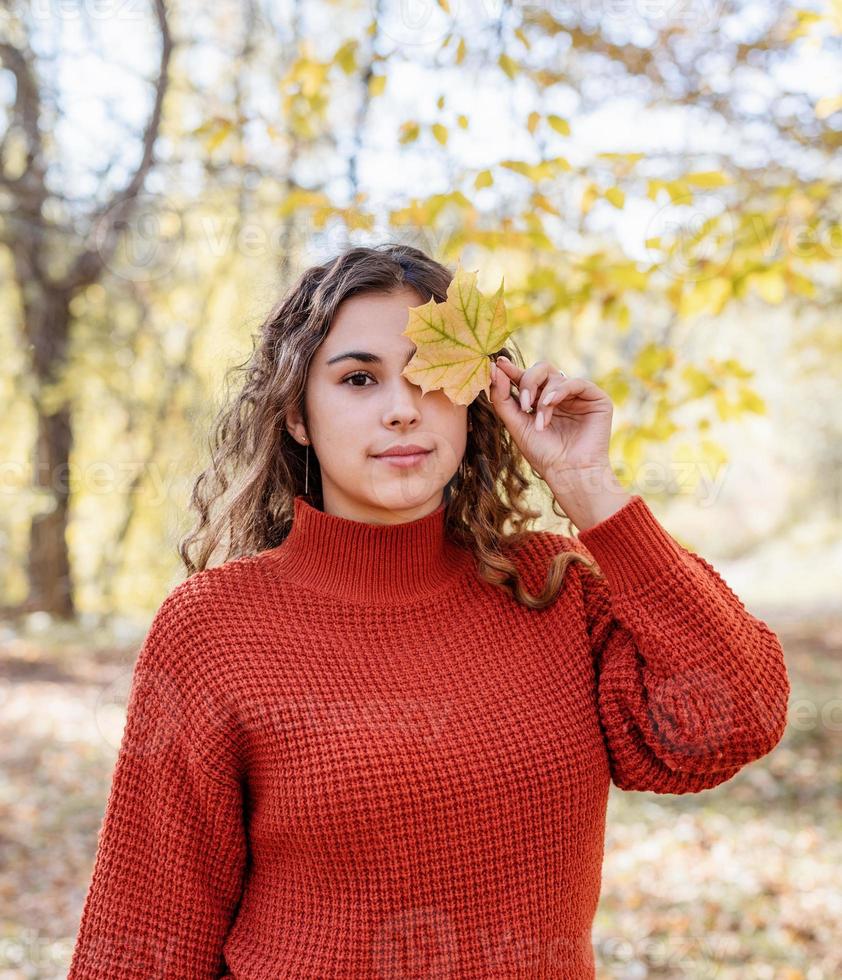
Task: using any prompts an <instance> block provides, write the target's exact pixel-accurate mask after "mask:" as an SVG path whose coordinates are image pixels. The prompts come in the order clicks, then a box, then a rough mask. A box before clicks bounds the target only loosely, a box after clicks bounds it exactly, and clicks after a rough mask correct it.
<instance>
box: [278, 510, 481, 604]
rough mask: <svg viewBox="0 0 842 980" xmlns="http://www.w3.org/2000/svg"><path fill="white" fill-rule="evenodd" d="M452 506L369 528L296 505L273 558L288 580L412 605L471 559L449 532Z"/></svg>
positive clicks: (354, 596)
mask: <svg viewBox="0 0 842 980" xmlns="http://www.w3.org/2000/svg"><path fill="white" fill-rule="evenodd" d="M445 509H446V503H445V502H442V503H441V504H440V505H439V507H437V508H436V510H434V511H431V512H430V513H429V514H426V515H425V516H424V517H419V518H417V519H416V520H413V521H404V522H403V523H400V524H370V523H368V522H367V521H355V520H351V519H350V518H347V517H339V516H337V515H335V514H327V513H325V512H324V511H322V510H319V509H318V508H317V507H313V506H312V504H309V503H308V502H307V501H306V500H305V499H304V497H302V496H297V497H295V500H294V515H293V522H292V528H291V530H290V532H289V534H288V535H287V537H286V538H285V539H284V540H283V541H282V542H281V544H279V545H278V546H277V547H276V548H272V549H271V550H270V551H268V552H267V553H266V557H267V560H268V561H269V562H270V563H271V564H272V566H273V568H275V569H276V570H277V571H278V572H279V573H280V574H281V575H282V576H283V578H284V579H285V580H286V581H288V582H292V583H295V584H298V585H301V586H303V587H304V588H307V589H311V590H313V591H315V592H319V593H322V594H323V595H331V596H335V597H337V598H343V599H350V600H353V601H355V602H386V603H389V602H406V601H408V600H412V599H422V598H424V597H425V596H429V595H432V594H434V593H436V592H439V591H441V590H442V589H444V588H445V587H447V585H448V584H450V583H451V582H452V581H453V580H454V579H455V578H457V577H458V576H459V575H460V574H461V573H462V572H463V571H465V570H466V568H467V564H468V562H469V561H471V556H470V553H469V551H468V550H467V549H465V548H462V547H459V546H458V545H456V544H455V543H454V542H453V541H452V540H451V539H450V538H449V537H448V536H447V534H446V532H445Z"/></svg>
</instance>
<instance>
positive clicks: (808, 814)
mask: <svg viewBox="0 0 842 980" xmlns="http://www.w3.org/2000/svg"><path fill="white" fill-rule="evenodd" d="M766 618H767V621H768V622H769V624H770V625H771V626H772V628H774V629H776V630H777V631H778V633H779V635H780V636H781V638H782V639H783V642H784V647H785V649H786V655H787V664H788V667H789V670H790V676H791V679H792V688H793V690H792V697H791V700H790V724H789V727H788V729H787V732H786V734H785V736H784V739H783V741H782V742H781V743H780V745H778V747H777V748H776V749H775V750H774V751H773V752H772V753H770V754H769V755H768V756H767V757H765V758H764V759H762V760H760V761H759V762H756V763H754V764H753V765H751V766H748V767H747V768H746V769H744V770H743V771H742V772H740V773H739V774H738V775H737V776H736V777H734V778H733V779H732V780H730V781H729V782H728V783H725V784H723V785H722V786H719V787H716V788H715V789H713V790H708V791H706V792H703V793H696V794H689V795H686V796H669V795H665V796H660V795H656V794H653V793H629V792H622V791H620V790H618V789H616V787H613V786H612V789H611V798H610V802H609V810H608V825H607V831H606V848H605V851H606V853H605V864H604V867H603V879H602V880H603V884H602V897H601V900H600V906H599V911H598V914H597V918H596V922H595V924H594V931H593V942H594V948H595V952H596V957H597V974H598V976H599V977H600V978H606V980H607V978H611V980H637V978H646V977H676V978H684V977H687V978H693V980H696V978H712V977H716V978H719V980H732V978H733V980H736V978H740V980H767V978H768V980H797V978H804V980H831V978H836V977H840V976H842V947H840V944H839V942H838V938H839V933H838V926H839V922H840V921H842V888H841V887H840V878H839V869H840V868H842V689H840V662H842V657H840V654H841V653H842V618H839V617H833V616H829V615H818V614H814V615H811V616H809V617H805V616H803V615H801V616H799V615H789V616H784V615H783V614H781V618H780V619H779V620H776V619H774V618H772V617H771V616H768V617H766ZM0 638H2V648H1V649H0V706H2V712H0V717H1V718H2V721H0V725H1V726H2V739H0V752H2V784H0V847H1V848H2V864H0V900H2V901H0V904H2V908H3V910H4V911H3V913H2V915H3V918H2V920H0V929H2V942H0V980H18V978H20V980H23V978H27V980H28V978H56V977H64V976H66V972H67V965H68V963H69V959H70V954H71V952H72V948H73V942H74V938H75V933H76V930H77V928H78V925H79V916H80V914H81V909H82V904H83V902H84V898H85V894H86V891H87V887H88V884H89V880H90V874H91V870H92V866H93V857H94V849H95V845H96V835H97V832H98V830H99V827H100V822H101V819H102V814H103V809H104V806H105V801H106V798H107V794H108V789H109V786H110V780H111V775H112V770H113V766H114V761H115V758H116V753H117V749H118V747H119V742H120V735H121V732H122V725H123V723H124V720H125V714H124V707H125V702H126V698H127V695H128V687H129V683H130V681H131V672H132V667H133V663H134V658H135V657H136V655H137V650H138V643H139V640H141V639H142V636H139V635H137V634H134V635H130V634H129V633H127V634H125V635H124V636H123V637H122V638H121V637H120V636H119V635H118V636H117V637H116V638H115V634H114V632H113V630H112V631H110V632H109V633H108V634H105V633H100V632H98V631H97V630H94V629H92V628H89V629H85V628H83V627H80V626H78V625H77V626H64V627H59V626H56V625H54V624H49V623H47V622H45V621H41V622H40V623H39V621H38V620H37V619H36V620H35V621H34V623H32V622H30V624H28V626H27V628H26V629H25V630H23V629H21V628H19V627H15V626H12V625H11V624H0ZM834 938H835V939H836V941H834ZM115 980H116V978H115Z"/></svg>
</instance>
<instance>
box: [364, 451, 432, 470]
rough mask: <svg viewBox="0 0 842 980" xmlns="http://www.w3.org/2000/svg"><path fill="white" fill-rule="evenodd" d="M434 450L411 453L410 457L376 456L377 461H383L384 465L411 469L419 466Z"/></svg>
mask: <svg viewBox="0 0 842 980" xmlns="http://www.w3.org/2000/svg"><path fill="white" fill-rule="evenodd" d="M431 452H432V450H428V451H427V452H426V453H410V454H409V455H408V456H375V457H374V458H375V459H379V460H382V461H383V462H384V463H391V464H392V466H400V467H409V466H417V465H418V463H420V462H421V460H422V459H424V458H425V457H426V456H429V455H430V453H431Z"/></svg>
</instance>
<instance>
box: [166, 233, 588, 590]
mask: <svg viewBox="0 0 842 980" xmlns="http://www.w3.org/2000/svg"><path fill="white" fill-rule="evenodd" d="M453 275H454V274H453V273H452V272H451V271H450V270H449V269H448V268H447V267H446V266H444V265H442V264H441V263H439V262H437V261H435V260H434V259H432V258H430V257H429V256H428V255H426V254H425V253H424V252H423V251H421V250H420V249H418V248H415V247H413V246H411V245H408V244H401V243H397V242H388V243H385V244H381V245H379V246H374V247H363V246H357V247H353V248H349V249H346V250H345V251H343V252H341V253H340V254H339V255H337V256H336V257H335V258H333V259H331V260H330V261H328V262H325V263H324V264H322V265H316V266H312V267H310V268H308V269H307V270H306V271H304V272H303V273H302V274H301V275H300V276H299V278H298V280H297V281H296V282H295V283H294V284H293V286H292V287H291V289H289V291H288V292H287V293H286V294H285V295H284V296H283V297H282V298H281V299H280V300H279V302H278V303H277V304H276V305H275V306H274V308H273V309H272V310H271V311H270V312H269V314H268V316H267V317H266V319H265V320H264V322H263V323H262V325H261V326H260V328H259V331H258V333H257V334H255V335H253V336H252V345H253V349H252V353H251V355H250V356H249V358H248V359H247V360H246V361H245V362H244V363H243V364H239V365H235V366H234V367H232V368H230V369H229V372H228V374H227V376H226V381H227V382H230V377H231V374H232V373H233V374H237V373H244V374H245V380H244V383H243V384H242V386H241V387H240V389H239V392H238V394H237V395H236V397H235V398H234V399H233V401H231V402H230V403H229V404H228V405H227V406H226V407H224V408H223V409H222V410H221V411H220V413H219V414H218V416H217V418H216V420H215V421H214V423H213V427H212V431H211V437H210V448H211V463H210V465H209V466H208V467H207V468H206V469H205V470H204V472H202V473H201V474H200V475H199V477H198V478H197V479H196V481H195V483H194V485H193V490H192V494H191V498H190V506H191V507H192V508H193V509H195V510H196V511H197V512H198V515H199V519H198V523H197V524H196V525H195V526H194V527H193V529H192V530H191V531H190V532H189V533H188V534H187V535H186V536H185V537H184V538H183V539H182V540H181V542H180V543H179V546H178V552H179V555H180V556H181V558H182V560H183V562H184V564H185V566H186V568H187V573H188V576H190V575H193V574H194V573H195V572H198V571H201V570H203V569H204V568H206V567H208V563H209V560H210V558H211V556H212V555H213V553H214V552H215V551H216V550H217V548H219V547H220V545H221V543H222V541H223V538H225V536H226V534H227V539H228V540H227V545H226V546H225V547H224V548H223V552H224V553H223V558H222V560H223V561H228V560H230V559H232V558H235V557H239V556H243V555H248V554H253V553H256V552H259V551H263V550H265V549H268V548H274V547H276V546H277V545H279V544H280V543H281V542H282V541H283V540H284V538H285V537H286V536H287V534H288V533H289V532H290V530H291V527H292V521H293V515H294V498H295V497H296V496H299V495H300V496H305V493H304V475H305V474H304V467H305V456H304V454H305V452H306V449H305V448H304V447H302V446H300V445H299V444H298V443H297V442H296V441H295V440H294V439H293V438H292V436H291V435H290V433H289V431H288V430H287V427H286V424H285V421H286V418H287V416H288V414H289V413H290V411H291V410H292V409H293V408H294V407H298V408H299V410H300V411H301V414H302V417H303V419H304V422H305V425H307V423H308V420H307V416H306V409H305V407H304V405H305V400H304V392H305V386H306V382H307V374H308V367H309V364H310V361H311V359H312V357H313V355H314V353H315V351H316V349H317V348H318V347H319V346H320V345H321V343H322V342H323V341H324V339H325V337H326V335H327V332H328V330H329V328H330V325H331V322H332V321H333V318H334V316H335V314H336V312H337V310H338V308H339V305H340V304H341V303H342V302H343V300H345V299H348V298H349V297H351V296H354V295H358V294H361V293H366V292H369V293H370V292H392V291H394V290H396V289H401V288H406V287H407V286H408V287H410V288H412V289H414V290H415V291H416V292H417V293H418V295H419V297H420V302H421V303H424V302H427V301H428V300H429V298H430V297H431V296H432V297H434V298H435V300H436V301H437V302H444V301H445V300H446V299H447V288H448V286H449V285H450V282H451V280H452V278H453ZM512 348H513V349H512ZM512 348H509V347H501V348H500V350H499V351H496V352H494V355H493V356H494V357H496V356H498V355H500V354H505V355H506V356H507V357H509V358H510V359H511V360H512V361H514V362H515V363H518V364H519V365H520V366H521V367H523V366H524V362H523V357H522V354H521V352H520V350H518V348H517V346H516V345H515V344H512ZM468 412H469V415H468V417H469V419H470V420H471V421H472V423H473V425H472V427H471V428H470V431H469V433H468V441H467V445H466V449H465V454H464V456H463V457H462V460H461V462H460V464H459V469H458V470H457V472H456V474H455V475H454V477H453V479H452V480H451V481H450V482H449V483H448V484H447V486H446V488H445V499H446V501H447V506H446V508H445V526H446V528H447V533H448V534H449V536H450V537H451V538H452V539H453V540H454V541H455V542H457V543H459V544H461V545H463V546H465V547H467V548H469V549H471V550H472V552H473V555H474V559H475V562H476V566H477V572H478V574H479V575H480V577H481V578H482V579H484V580H485V581H486V582H488V583H490V584H492V585H499V586H501V587H502V588H504V589H506V590H507V591H508V592H509V593H510V594H511V595H512V596H513V597H514V598H515V600H516V601H518V602H520V603H522V604H523V605H525V606H527V607H529V608H530V609H544V608H545V607H547V606H549V605H550V604H552V603H553V602H554V601H555V599H556V597H557V596H558V594H559V592H560V591H561V587H562V585H563V582H564V576H565V572H566V569H567V567H568V565H571V564H574V563H581V564H583V565H585V566H586V567H587V568H588V570H589V571H590V572H591V573H592V574H593V575H595V576H597V577H601V575H602V573H601V572H600V570H599V567H598V565H597V564H596V563H595V562H594V561H593V560H592V559H591V558H589V557H586V556H585V555H583V554H581V553H580V551H578V550H573V549H571V550H566V549H562V550H561V551H559V552H558V553H556V554H554V555H553V557H552V559H551V561H550V565H549V569H548V574H547V578H546V582H545V584H544V587H543V589H542V590H541V592H540V593H539V594H538V595H532V594H530V593H529V592H528V591H527V590H526V588H525V587H524V585H523V582H522V580H521V576H520V574H519V571H518V568H517V566H516V564H515V563H514V561H513V560H512V553H513V550H517V549H518V548H519V547H520V546H521V545H522V544H524V543H525V542H526V541H528V540H529V538H530V537H531V535H532V534H534V533H535V531H534V530H533V529H532V528H530V527H529V526H528V525H529V524H531V523H532V522H533V521H534V520H535V519H536V518H538V517H540V516H541V512H540V511H537V510H533V509H531V508H529V507H528V506H527V504H526V500H525V494H526V491H527V489H528V488H529V486H530V485H531V483H532V480H531V479H530V477H529V476H528V475H526V473H525V472H524V471H525V470H526V469H527V464H526V461H525V459H524V457H523V455H522V453H521V452H520V450H519V449H518V448H517V446H516V444H515V443H514V441H513V440H512V438H511V436H510V434H509V432H508V430H507V429H506V427H505V426H504V425H503V424H502V423H501V422H500V420H499V418H498V416H497V414H496V412H495V411H494V409H493V407H492V405H491V402H490V401H489V399H488V397H487V395H486V393H485V391H481V392H480V393H479V395H478V396H477V397H476V398H475V399H474V401H473V402H472V403H471V405H470V406H469V410H468ZM312 469H313V470H314V471H315V472H314V473H313V474H310V476H309V493H308V494H307V495H306V497H307V499H308V500H309V502H310V503H312V504H313V506H316V507H319V508H320V509H322V500H321V477H320V473H319V468H318V466H316V467H312ZM528 469H529V470H530V471H531V473H532V477H533V478H534V477H535V476H537V474H536V473H535V471H534V469H532V467H528ZM226 494H227V495H228V499H227V500H225V495H226ZM213 508H216V510H217V512H216V513H215V514H213V515H212V514H211V511H212V509H213ZM552 508H553V512H554V513H555V514H556V515H557V516H558V517H560V518H566V515H565V514H564V513H563V512H562V511H561V510H560V508H559V507H558V502H557V501H556V500H555V498H553V500H552ZM566 519H567V520H568V522H569V518H566ZM507 525H508V528H509V530H508V531H507V532H506V531H504V528H506V526H507ZM194 548H196V549H198V551H197V555H196V557H195V559H194V558H193V557H191V554H190V552H191V550H192V549H194Z"/></svg>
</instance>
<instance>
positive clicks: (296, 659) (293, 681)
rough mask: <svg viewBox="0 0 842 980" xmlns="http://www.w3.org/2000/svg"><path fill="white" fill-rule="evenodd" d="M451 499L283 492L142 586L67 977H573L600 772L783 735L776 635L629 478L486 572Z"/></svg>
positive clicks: (705, 768) (715, 753)
mask: <svg viewBox="0 0 842 980" xmlns="http://www.w3.org/2000/svg"><path fill="white" fill-rule="evenodd" d="M444 511H445V507H444V504H442V505H441V506H440V507H439V508H438V509H437V510H436V511H434V512H432V513H430V514H429V515H426V516H424V517H421V518H419V519H417V520H414V521H409V522H407V523H403V524H397V525H370V524H367V523H363V522H358V521H352V520H349V519H346V518H341V517H337V516H335V515H329V514H325V513H324V512H322V511H320V510H317V509H316V508H314V507H312V506H310V505H309V504H308V503H307V502H306V501H305V500H304V499H303V498H302V497H297V498H296V499H295V515H294V520H293V526H292V531H291V533H290V534H289V536H288V537H287V538H286V539H285V541H284V542H283V543H282V544H280V545H279V546H278V547H276V548H272V549H269V550H266V551H263V552H261V553H259V554H257V555H251V556H247V557H242V558H238V559H235V560H232V561H229V562H227V563H225V564H224V565H221V566H218V567H216V568H211V569H207V570H205V571H203V572H200V573H198V574H196V575H194V576H192V577H191V578H189V579H187V580H186V581H185V582H183V583H181V584H180V585H178V586H176V587H175V588H174V589H173V590H172V591H171V592H170V594H169V595H168V596H167V597H166V598H165V600H164V601H163V603H162V605H161V607H160V609H159V611H158V613H157V614H156V617H155V619H154V621H153V623H152V626H151V628H150V630H149V633H148V635H147V637H146V640H145V642H144V645H143V648H142V650H141V652H140V655H139V658H138V661H137V663H136V665H135V672H134V677H133V682H132V689H131V693H130V698H129V704H128V715H127V721H126V727H125V731H124V735H123V740H122V743H121V746H120V751H119V755H118V758H117V764H116V768H115V770H114V774H113V782H112V787H111V792H110V795H109V798H108V803H107V806H106V809H105V815H104V819H103V823H102V828H101V831H100V835H99V840H98V850H97V854H96V861H95V864H94V869H93V877H92V880H91V884H90V888H89V891H88V895H87V898H86V901H85V905H84V909H83V913H82V919H81V925H80V929H79V934H78V937H77V940H76V946H75V949H74V952H73V959H72V963H71V967H70V973H69V980H83V978H85V980H135V978H136V980H152V978H166V980H188V978H189V980H199V978H220V977H229V978H232V980H286V978H343V980H349V978H377V980H382V978H409V977H412V978H428V977H430V978H432V977H447V978H451V980H455V978H477V980H479V978H482V980H487V978H507V980H508V978H521V977H535V978H537V977H542V978H564V980H580V978H582V980H585V978H593V977H594V975H595V971H594V956H593V949H592V945H591V925H592V920H593V917H594V913H595V910H596V907H597V901H598V898H599V892H600V884H601V868H602V860H603V844H604V829H605V813H606V803H607V799H608V790H609V784H610V782H611V781H612V780H613V782H614V783H615V784H616V786H618V787H620V788H622V789H627V790H649V791H652V792H655V793H695V792H698V791H700V790H704V789H708V788H710V787H713V786H717V785H719V784H720V783H723V782H725V781H726V780H728V779H730V778H731V777H732V776H733V775H734V774H735V773H737V772H738V771H739V770H740V768H741V767H742V766H745V765H746V764H747V763H750V762H752V760H755V759H758V758H760V757H761V756H763V755H765V754H766V753H768V752H769V751H770V750H771V749H772V748H773V747H774V746H775V745H776V744H777V743H778V741H779V740H780V738H781V736H782V734H783V731H784V727H785V723H786V715H787V701H788V697H789V691H790V687H789V679H788V676H787V671H786V667H785V664H784V658H783V653H782V650H781V646H780V643H779V642H778V638H777V637H776V636H775V634H774V633H773V632H772V631H771V630H770V629H769V628H768V627H767V626H766V624H765V623H763V622H762V621H760V620H759V619H757V618H755V617H754V616H752V615H751V614H749V613H748V612H747V610H746V609H745V607H744V605H743V604H742V603H741V602H740V600H739V599H738V598H737V596H736V595H735V594H734V593H733V592H732V591H731V589H730V588H729V587H728V586H727V585H726V583H725V582H724V581H723V579H722V578H721V577H720V576H719V574H718V573H717V572H716V571H715V570H714V569H713V568H712V567H711V565H709V564H708V563H707V562H706V561H705V560H704V559H703V558H700V557H699V556H698V555H696V554H695V553H693V552H691V551H688V550H686V549H684V548H682V547H681V546H680V545H679V544H678V543H677V542H676V541H675V540H674V539H673V538H672V537H671V536H670V535H669V534H668V533H667V532H666V531H665V530H664V528H663V527H662V526H661V524H659V522H658V521H657V520H656V518H655V517H654V515H653V513H652V512H651V510H650V509H649V507H648V505H647V504H646V503H645V502H644V500H643V499H642V498H641V497H639V496H633V497H632V498H631V500H629V501H628V502H627V503H626V504H625V505H624V506H623V507H622V508H621V509H620V510H619V511H617V512H616V513H615V514H612V515H611V516H610V517H608V518H606V519H605V520H603V521H601V522H600V523H598V524H596V525H594V526H593V527H591V528H588V529H587V530H585V531H582V532H580V533H579V534H578V536H577V537H567V536H564V535H560V534H554V533H551V532H548V531H539V532H536V533H535V535H534V536H533V537H532V538H531V540H530V541H529V542H528V543H527V544H526V545H523V546H522V547H521V549H520V550H519V552H517V553H514V552H513V554H516V560H517V563H518V565H519V566H520V568H521V569H522V570H523V575H524V579H525V583H526V585H527V587H529V588H530V589H531V590H532V591H535V590H537V589H538V588H539V587H540V586H541V584H542V583H543V581H544V578H545V574H546V570H547V565H548V563H549V560H550V558H551V556H552V555H553V554H555V553H556V552H558V551H560V550H564V549H575V550H578V551H581V552H583V553H585V554H588V553H589V554H590V555H591V556H592V557H593V558H595V559H596V560H597V562H598V564H599V566H600V567H601V569H602V571H603V572H604V574H605V578H604V579H599V580H597V579H594V578H592V577H591V576H590V574H589V573H588V572H587V570H585V569H583V568H582V567H581V566H580V565H579V564H574V565H573V566H571V567H570V568H569V569H568V572H567V575H568V577H567V578H566V580H565V583H564V588H563V591H562V594H561V595H560V596H559V598H558V600H557V601H556V602H555V603H554V605H553V606H552V607H550V608H549V609H545V610H542V611H540V612H536V611H533V610H529V609H527V608H525V607H523V606H521V605H520V604H518V603H516V602H515V601H514V600H513V599H512V598H511V597H510V596H509V595H508V594H507V593H506V592H504V591H503V590H502V589H500V588H499V587H495V586H491V585H488V584H487V583H485V582H483V581H482V580H481V579H479V578H478V576H477V574H476V569H475V566H474V563H473V558H472V557H471V555H470V553H469V552H468V551H467V550H464V549H460V548H458V547H457V546H456V545H454V544H453V543H452V542H451V540H450V539H449V538H448V537H447V535H446V533H445V522H444Z"/></svg>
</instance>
